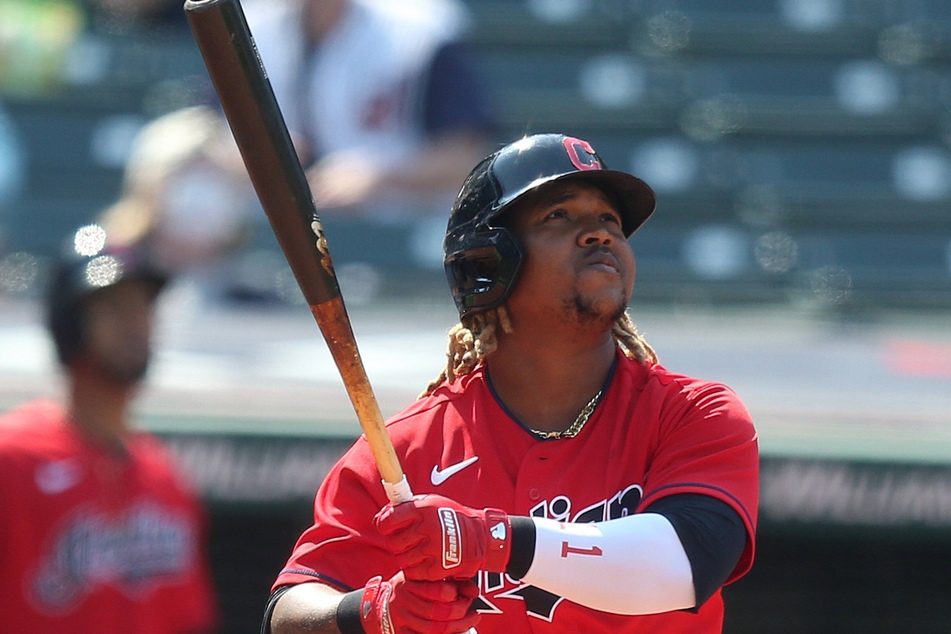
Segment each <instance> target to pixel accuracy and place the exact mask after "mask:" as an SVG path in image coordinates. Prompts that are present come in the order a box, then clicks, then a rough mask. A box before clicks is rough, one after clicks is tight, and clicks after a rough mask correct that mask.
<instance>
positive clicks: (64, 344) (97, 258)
mask: <svg viewBox="0 0 951 634" xmlns="http://www.w3.org/2000/svg"><path fill="white" fill-rule="evenodd" d="M129 279H144V280H147V281H150V282H152V283H153V284H154V285H155V290H156V294H158V292H160V291H161V289H162V287H164V286H165V284H166V282H168V279H169V278H168V275H167V274H166V273H164V272H163V271H161V270H159V269H158V268H156V267H155V266H154V265H152V264H151V263H150V262H149V260H148V258H147V257H146V254H145V252H144V251H143V250H142V249H138V248H134V247H121V248H120V247H112V246H106V245H105V232H104V231H103V230H102V228H101V227H98V226H97V225H89V226H86V227H83V228H81V229H80V230H79V231H77V232H76V234H75V236H74V243H73V244H71V245H69V248H68V249H67V250H66V253H65V255H63V257H61V258H60V259H59V260H58V261H57V262H56V264H55V265H54V267H53V271H52V274H51V277H50V282H49V285H48V286H47V295H46V323H47V326H48V327H49V330H50V334H51V335H52V338H53V343H54V345H55V347H56V354H57V356H58V357H59V360H60V362H61V363H63V364H64V365H65V364H69V363H70V361H71V360H72V359H73V358H74V357H75V355H76V354H77V352H79V351H80V349H81V348H82V346H83V329H84V327H83V309H82V303H83V300H85V299H86V298H87V297H89V296H90V295H92V294H93V293H95V292H97V291H100V290H102V289H104V288H109V287H110V286H115V285H116V284H118V283H119V282H122V281H124V280H129Z"/></svg>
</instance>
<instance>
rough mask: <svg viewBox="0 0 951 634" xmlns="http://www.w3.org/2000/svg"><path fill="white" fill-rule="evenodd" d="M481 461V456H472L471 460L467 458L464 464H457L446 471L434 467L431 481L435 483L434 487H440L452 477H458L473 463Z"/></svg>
mask: <svg viewBox="0 0 951 634" xmlns="http://www.w3.org/2000/svg"><path fill="white" fill-rule="evenodd" d="M478 459H479V456H472V457H471V458H466V459H465V460H463V461H462V462H457V463H456V464H454V465H450V466H448V467H446V468H445V469H440V468H439V465H436V466H434V467H433V472H432V473H431V474H429V481H430V482H432V483H433V486H437V487H438V486H439V485H440V484H442V483H443V482H445V481H446V480H448V479H449V478H450V477H452V476H454V475H456V474H457V473H459V472H460V471H462V470H463V469H465V468H466V467H468V466H469V465H471V464H472V463H473V462H475V461H476V460H478Z"/></svg>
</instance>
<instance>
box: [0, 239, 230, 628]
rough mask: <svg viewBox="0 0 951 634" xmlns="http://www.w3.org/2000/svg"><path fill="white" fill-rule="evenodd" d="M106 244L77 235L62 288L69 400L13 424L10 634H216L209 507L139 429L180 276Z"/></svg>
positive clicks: (0, 603)
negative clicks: (164, 292)
mask: <svg viewBox="0 0 951 634" xmlns="http://www.w3.org/2000/svg"><path fill="white" fill-rule="evenodd" d="M104 236H105V232H104V231H103V230H102V229H101V228H99V227H96V226H94V225H90V226H88V227H84V228H83V229H81V230H80V231H79V232H77V234H76V241H75V246H76V253H73V254H72V255H71V256H70V257H68V258H66V259H64V260H63V261H62V262H61V263H60V265H59V266H58V267H57V269H56V270H55V272H54V274H53V277H52V282H51V284H50V286H49V289H48V295H47V304H46V308H47V325H48V327H49V330H50V334H51V336H52V339H53V342H54V343H55V347H56V352H57V354H58V357H59V359H60V361H61V363H62V366H63V369H64V371H65V377H66V391H65V403H64V404H59V403H55V402H53V401H37V402H32V403H28V404H25V405H22V406H20V407H19V408H17V409H14V410H12V411H10V412H8V413H6V414H4V415H3V416H2V417H0V481H2V482H3V486H2V487H0V508H2V509H3V513H2V515H0V552H2V553H3V557H0V613H2V614H3V615H4V616H3V621H4V627H3V628H2V629H3V630H4V631H16V632H31V633H36V634H42V633H44V632H47V633H48V632H71V633H73V634H85V633H87V632H88V633H90V634H92V633H96V634H108V633H110V632H115V633H117V634H118V633H119V632H122V633H125V632H135V633H136V634H199V633H208V632H213V631H216V622H217V620H218V609H217V607H216V598H215V595H214V589H213V587H212V583H211V571H210V565H209V562H208V560H207V557H206V550H205V546H206V544H205V538H206V532H207V526H206V515H205V511H204V509H203V508H202V507H201V505H200V503H199V501H198V499H197V498H196V497H195V495H194V494H193V492H192V491H191V490H190V488H189V486H188V485H187V484H186V482H185V481H184V480H183V479H182V478H181V477H180V476H179V475H178V474H177V473H176V471H175V468H174V466H173V464H172V462H171V460H170V457H169V455H168V454H167V453H166V451H165V449H164V448H163V447H162V446H161V444H160V443H159V442H158V441H157V440H156V439H155V438H153V437H152V436H150V435H149V434H147V433H144V432H139V431H135V430H133V429H132V427H131V421H130V417H131V407H132V402H133V398H134V396H135V394H136V390H137V388H138V387H139V385H140V382H141V381H142V379H143V378H144V376H145V373H146V371H147V369H148V366H149V359H150V356H151V337H152V324H153V316H154V308H155V302H156V298H157V297H158V295H159V293H160V291H161V289H162V287H163V286H164V284H165V281H166V277H165V274H164V273H163V272H160V271H159V270H158V269H156V268H154V267H153V266H151V265H150V264H149V263H148V262H146V261H145V260H144V259H142V258H141V253H138V252H136V251H134V250H132V249H112V248H111V247H105V246H104Z"/></svg>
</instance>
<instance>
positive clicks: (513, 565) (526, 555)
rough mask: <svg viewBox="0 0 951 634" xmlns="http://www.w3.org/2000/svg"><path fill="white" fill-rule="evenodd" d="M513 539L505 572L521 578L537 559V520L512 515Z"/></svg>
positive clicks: (514, 577)
mask: <svg viewBox="0 0 951 634" xmlns="http://www.w3.org/2000/svg"><path fill="white" fill-rule="evenodd" d="M509 522H510V525H511V529H512V530H511V535H512V536H511V541H510V544H509V559H508V562H507V563H506V566H505V573H506V574H507V575H509V576H510V577H512V578H513V579H521V578H522V577H524V576H525V575H526V574H527V573H528V569H529V568H531V566H532V561H533V560H534V559H535V522H534V521H532V518H530V517H519V516H510V517H509Z"/></svg>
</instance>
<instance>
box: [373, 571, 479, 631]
mask: <svg viewBox="0 0 951 634" xmlns="http://www.w3.org/2000/svg"><path fill="white" fill-rule="evenodd" d="M478 596H479V588H478V586H476V584H475V583H474V582H473V581H472V580H471V579H470V580H461V579H460V580H449V581H436V582H430V581H408V580H406V579H405V578H404V576H403V573H402V572H398V573H396V575H394V576H393V578H392V579H390V580H389V581H383V577H374V578H372V579H370V581H368V582H367V584H366V586H365V587H364V589H363V595H362V596H361V598H360V624H361V625H362V626H363V629H364V631H365V632H366V634H446V633H448V632H465V631H467V630H468V629H469V628H471V627H474V626H475V625H476V624H477V623H478V622H479V614H477V613H475V612H470V611H469V607H470V606H471V605H472V601H473V599H475V598H476V597H478Z"/></svg>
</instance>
